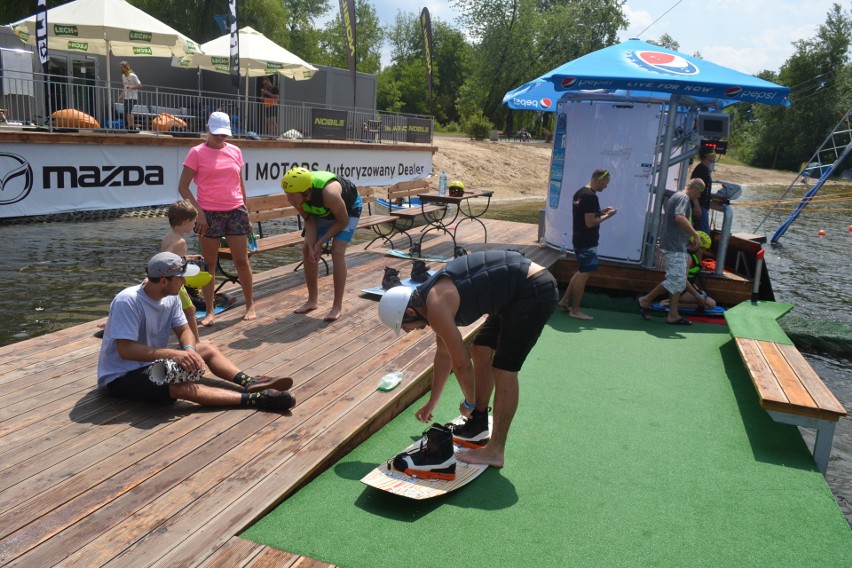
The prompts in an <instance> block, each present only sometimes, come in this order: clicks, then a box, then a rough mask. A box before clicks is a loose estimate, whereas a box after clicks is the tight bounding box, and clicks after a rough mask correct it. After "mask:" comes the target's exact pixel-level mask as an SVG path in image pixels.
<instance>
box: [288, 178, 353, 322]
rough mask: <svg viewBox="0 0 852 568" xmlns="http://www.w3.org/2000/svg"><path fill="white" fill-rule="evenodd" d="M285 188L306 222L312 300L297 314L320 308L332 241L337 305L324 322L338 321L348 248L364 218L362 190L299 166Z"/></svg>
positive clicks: (304, 257)
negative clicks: (322, 269) (323, 263)
mask: <svg viewBox="0 0 852 568" xmlns="http://www.w3.org/2000/svg"><path fill="white" fill-rule="evenodd" d="M281 189H283V190H284V191H285V192H286V193H287V198H288V200H289V201H290V204H291V205H292V206H293V207H295V208H296V209H298V210H299V214H300V215H301V216H302V217H303V218H304V220H305V242H304V244H303V245H302V260H303V262H304V268H305V284H306V285H307V287H308V300H307V301H306V302H305V303H304V304H303V305H302V306H301V307H299V308H297V309H296V310H295V313H297V314H304V313H307V312H310V311H312V310H315V309H317V308H318V307H319V285H318V279H319V260H320V257H321V256H322V251H323V246H324V245H325V243H327V242H332V244H331V261H332V264H333V267H334V268H333V273H332V278H333V279H334V303H333V304H332V306H331V310H329V312H328V313H327V314H326V315H325V318H324V319H325V321H334V320H336V319H337V318H339V317H340V314H341V313H343V292H344V290H345V288H346V275H347V269H346V247H347V245H349V243H350V242H352V237H353V236H354V234H355V229H356V228H357V227H358V220H359V219H360V218H361V208H362V201H361V196H360V195H358V188H357V187H355V184H353V183H352V182H351V181H349V180H348V179H347V178H345V177H342V176H338V175H336V174H334V173H332V172H324V171H311V170H308V169H307V168H302V167H296V168H293V169H291V170H289V171H288V172H287V173H286V174H284V177H282V178H281Z"/></svg>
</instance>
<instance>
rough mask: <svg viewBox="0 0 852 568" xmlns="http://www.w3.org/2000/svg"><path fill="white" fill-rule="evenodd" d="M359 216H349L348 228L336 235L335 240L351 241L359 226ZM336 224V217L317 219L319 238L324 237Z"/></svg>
mask: <svg viewBox="0 0 852 568" xmlns="http://www.w3.org/2000/svg"><path fill="white" fill-rule="evenodd" d="M359 220H360V218H359V217H349V223H347V225H346V228H345V229H343V230H342V231H340V232H339V233H337V234H336V235H334V237H333V240H335V241H341V242H344V243H351V242H352V237H354V236H355V229H356V228H358V221H359ZM332 225H334V219H317V238H318V239H322V237H323V235H325V232H326V231H328V229H329V227H331V226H332Z"/></svg>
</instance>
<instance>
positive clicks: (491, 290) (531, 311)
mask: <svg viewBox="0 0 852 568" xmlns="http://www.w3.org/2000/svg"><path fill="white" fill-rule="evenodd" d="M558 299H559V291H558V289H557V286H556V280H555V279H554V278H553V275H552V274H550V272H548V271H547V269H546V268H544V267H543V266H539V265H538V264H535V263H534V262H532V261H530V260H529V259H528V258H525V257H524V256H523V255H522V254H521V253H519V252H515V251H503V250H489V251H481V252H474V253H471V254H468V255H466V256H462V257H459V258H457V259H455V260H453V261H452V262H450V263H448V264H447V266H446V267H444V268H443V269H442V270H439V271H438V272H436V273H435V274H434V275H432V276H431V277H430V278H429V279H428V280H427V281H426V282H424V283H423V284H421V285H420V286H418V287H417V289H416V290H414V291H412V289H411V288H409V287H408V286H397V287H395V288H391V289H390V290H388V291H387V292H385V294H384V296H382V299H381V301H380V302H379V319H381V320H382V323H384V324H385V325H387V326H388V327H390V328H391V329H393V330H394V331H396V332H397V334H398V333H399V331H400V330H404V331H405V332H406V333H407V332H409V331H412V330H415V329H423V328H425V327H426V326H430V327H431V328H432V329H433V330H434V331H435V336H436V337H435V340H436V349H435V362H434V370H433V373H432V391H431V395H430V397H429V401H428V402H427V403H426V404H425V405H424V406H423V407H422V408H421V409H420V410H418V411H417V413H416V416H417V418H418V420H420V421H422V422H427V423H428V422H430V421H431V420H432V412H433V411H434V409H435V407H436V405H437V404H438V400H439V399H440V397H441V393H442V392H443V390H444V386H445V385H446V383H447V379H448V378H449V375H450V372H454V373H455V374H456V378H457V379H458V381H459V385H460V386H461V390H462V393H464V397H465V398H464V400H463V401H462V402H461V404H460V405H459V410H460V411H461V412H462V414H463V415H465V416H467V417H468V419H467V420H466V421H465V422H464V424H462V425H459V426H456V425H453V426H451V429H452V431H453V438H454V439H455V441H456V442H457V443H460V444H462V445H465V446H468V447H474V448H476V449H473V450H471V451H469V452H465V453H464V454H461V455H459V458H458V459H459V460H461V461H465V462H468V463H480V464H488V465H490V466H493V467H503V462H504V453H505V447H506V438H507V437H508V435H509V425H510V424H511V422H512V418H514V416H515V410H516V409H517V407H518V393H519V388H518V372H519V371H520V370H521V367H522V365H523V364H524V361H525V360H526V358H527V355H529V353H530V351H532V348H533V346H534V345H535V344H536V341H538V338H539V336H540V335H541V330H542V329H543V328H544V325H545V324H546V323H547V320H548V319H549V318H550V316H551V314H553V310H554V309H555V307H556V301H557V300H558ZM484 314H488V319H486V321H485V323H484V324H482V327H480V328H479V331H478V332H477V334H476V337H475V338H474V339H473V347H472V348H471V350H470V354H468V350H467V347H466V346H465V342H464V338H463V337H462V334H461V332H460V331H459V329H458V326H466V325H470V324H472V323H474V322H475V321H476V320H478V319H479V318H480V317H482V316H483V315H484ZM471 356H472V357H473V364H471ZM492 392H494V428H493V431H492V433H491V436H490V439H489V434H488V410H489V409H488V406H489V403H490V401H491V393H492ZM469 400H473V401H474V402H473V403H471V402H468V401H469ZM410 456H411V457H412V459H413V462H414V464H415V465H418V458H417V456H415V455H411V454H410Z"/></svg>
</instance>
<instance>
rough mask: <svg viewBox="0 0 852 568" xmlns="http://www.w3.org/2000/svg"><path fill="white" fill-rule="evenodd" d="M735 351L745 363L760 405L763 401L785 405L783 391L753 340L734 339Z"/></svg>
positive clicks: (785, 398)
mask: <svg viewBox="0 0 852 568" xmlns="http://www.w3.org/2000/svg"><path fill="white" fill-rule="evenodd" d="M736 344H737V349H738V350H739V352H740V356H741V357H742V359H743V362H744V363H745V366H746V368H747V369H748V373H749V375H750V376H751V380H752V383H754V387H755V388H756V389H757V393H758V395H759V396H760V399H761V403H762V402H763V401H764V400H769V401H775V402H780V403H785V404H786V403H787V397H786V396H784V390H783V389H782V388H781V385H779V384H778V380H777V379H776V378H775V375H774V374H773V373H772V371H771V370H770V368H769V365H768V364H767V362H766V359H764V357H763V354H762V353H761V352H760V347H758V345H757V341H755V340H754V339H744V338H742V337H737V338H736Z"/></svg>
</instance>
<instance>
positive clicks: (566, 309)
mask: <svg viewBox="0 0 852 568" xmlns="http://www.w3.org/2000/svg"><path fill="white" fill-rule="evenodd" d="M556 305H557V306H559V307H560V308H562V309H563V310H565V311H566V312H570V311H571V308H570V307H569V306H568V304H567V303H565V304H563V303H562V302H556Z"/></svg>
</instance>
